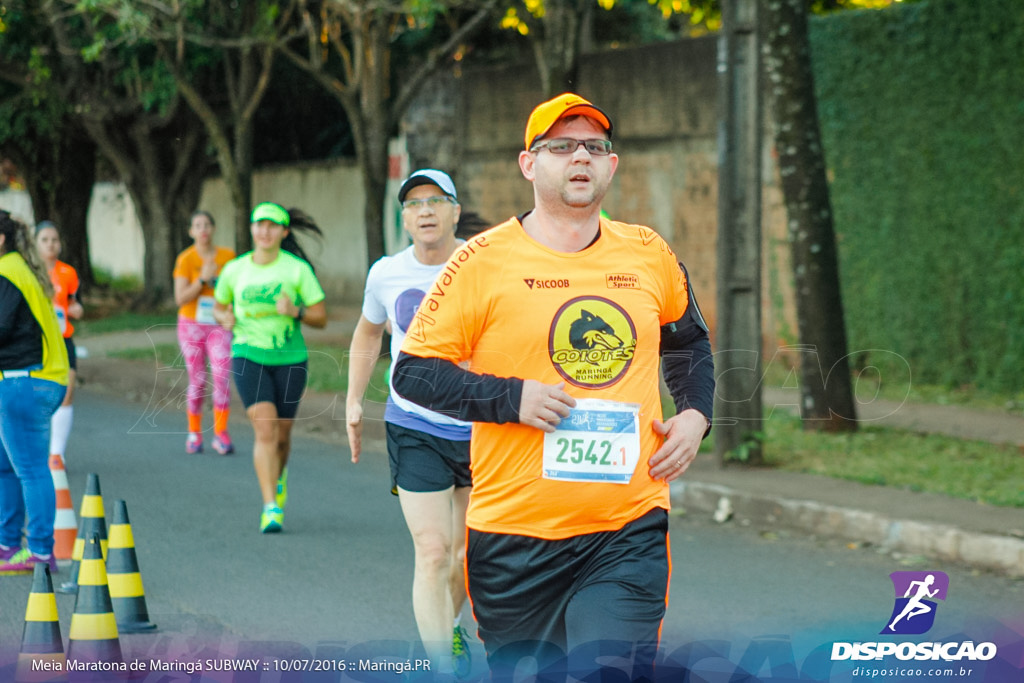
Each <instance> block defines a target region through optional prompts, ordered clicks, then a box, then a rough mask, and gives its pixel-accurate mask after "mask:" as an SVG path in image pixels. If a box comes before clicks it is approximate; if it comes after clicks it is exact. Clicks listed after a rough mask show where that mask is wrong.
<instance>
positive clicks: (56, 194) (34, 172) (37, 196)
mask: <svg viewBox="0 0 1024 683" xmlns="http://www.w3.org/2000/svg"><path fill="white" fill-rule="evenodd" d="M58 135H59V136H60V137H59V139H51V138H33V139H30V140H26V139H23V138H19V139H18V140H17V141H11V143H10V144H8V145H5V149H7V150H8V154H9V155H10V156H11V158H12V159H14V161H15V163H17V164H18V168H19V169H20V170H21V171H22V173H23V174H24V176H25V183H26V189H27V190H28V193H29V197H31V198H32V213H33V214H34V216H35V220H36V223H39V222H40V221H44V220H49V221H53V222H54V223H55V224H56V225H57V229H58V230H59V231H60V236H61V241H62V243H63V247H62V249H61V257H60V258H61V260H62V261H65V262H67V263H70V264H71V265H72V266H74V268H75V270H76V271H78V278H79V280H80V281H81V283H82V288H83V289H88V287H89V286H90V285H92V283H93V281H94V279H93V273H92V263H91V262H90V260H89V235H88V233H87V231H86V218H87V216H88V213H89V201H90V200H91V198H92V186H93V184H94V183H95V180H96V145H95V144H94V143H93V142H92V140H90V139H89V136H88V135H86V133H85V131H84V130H82V128H81V127H80V126H78V125H76V124H75V123H74V122H73V121H67V120H66V121H65V123H64V124H63V125H62V126H60V127H59V128H58Z"/></svg>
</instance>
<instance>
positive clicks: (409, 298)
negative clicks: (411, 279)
mask: <svg viewBox="0 0 1024 683" xmlns="http://www.w3.org/2000/svg"><path fill="white" fill-rule="evenodd" d="M425 296H426V293H424V292H421V291H420V290H418V289H407V290H405V291H404V292H402V293H401V294H399V295H398V298H397V299H395V322H396V323H398V329H400V330H401V331H402V333H403V334H404V333H405V332H407V331H408V330H409V325H410V324H411V323H412V319H413V317H414V316H415V315H416V309H417V308H419V307H420V302H421V301H423V297H425Z"/></svg>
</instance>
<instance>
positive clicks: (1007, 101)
mask: <svg viewBox="0 0 1024 683" xmlns="http://www.w3.org/2000/svg"><path fill="white" fill-rule="evenodd" d="M811 43H812V51H813V59H814V68H815V79H816V87H817V90H818V105H819V116H820V119H821V126H822V136H823V139H824V144H825V150H826V157H827V161H828V167H829V173H830V175H831V177H832V202H833V208H834V212H835V221H836V231H837V234H838V239H839V244H840V257H841V266H840V268H841V278H842V283H843V303H844V306H845V309H846V324H847V334H848V337H849V342H850V349H851V351H857V350H861V349H886V350H890V351H894V352H896V353H898V354H900V355H901V356H903V357H904V358H906V360H907V361H908V362H909V364H910V367H911V370H912V373H913V376H914V379H915V381H921V382H927V383H938V384H946V385H950V386H958V385H965V384H973V385H975V386H977V387H978V388H982V389H991V390H995V391H1019V390H1020V388H1021V387H1022V386H1024V2H1020V1H1019V0H977V1H972V2H966V1H964V0H928V1H926V2H922V3H918V4H910V5H906V6H896V7H893V8H892V9H889V10H884V11H863V12H842V13H839V14H835V15H831V16H828V17H821V18H816V19H814V20H813V21H812V24H811ZM876 355H877V356H878V357H879V358H878V359H881V357H882V356H883V355H884V354H876ZM868 360H869V362H870V361H871V360H873V359H872V358H869V359H868Z"/></svg>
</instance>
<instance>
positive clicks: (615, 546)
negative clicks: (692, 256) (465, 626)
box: [393, 93, 714, 678]
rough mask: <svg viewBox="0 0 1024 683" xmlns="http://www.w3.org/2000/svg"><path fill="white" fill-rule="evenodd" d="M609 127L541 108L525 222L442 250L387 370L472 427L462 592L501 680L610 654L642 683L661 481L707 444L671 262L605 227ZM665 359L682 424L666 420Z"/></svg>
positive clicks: (689, 322) (401, 386) (560, 109)
mask: <svg viewBox="0 0 1024 683" xmlns="http://www.w3.org/2000/svg"><path fill="white" fill-rule="evenodd" d="M611 132H612V123H611V120H610V118H609V117H608V116H607V114H605V113H604V112H603V111H601V110H600V109H599V108H597V107H596V106H594V105H593V104H591V103H590V102H588V101H587V100H585V99H583V98H582V97H579V96H578V95H573V94H570V93H566V94H564V95H560V96H559V97H556V98H554V99H552V100H550V101H548V102H544V103H542V104H540V105H539V106H538V107H537V108H536V109H534V111H533V113H532V114H531V115H530V119H529V121H528V123H527V127H526V138H525V149H524V151H522V152H520V154H519V166H520V170H521V171H522V173H523V176H524V177H525V178H526V179H527V180H529V181H530V182H532V183H533V189H534V201H535V208H534V209H533V210H532V211H529V212H527V213H525V214H523V215H522V216H519V217H516V218H512V219H510V220H508V221H506V222H505V223H503V224H501V225H499V226H497V227H495V228H493V229H491V230H488V231H486V232H483V233H481V234H480V235H478V236H476V237H475V238H473V239H470V240H469V241H468V242H467V243H466V244H465V245H464V246H463V247H462V248H460V249H459V250H458V251H456V252H455V254H454V255H453V256H452V258H451V259H450V260H449V261H448V264H447V265H446V266H445V268H444V270H442V272H441V274H440V275H439V276H438V279H437V280H436V281H435V282H434V285H433V286H432V287H431V289H430V291H428V292H427V296H426V298H425V299H424V300H423V302H422V303H421V304H420V307H419V309H418V313H417V316H416V318H415V320H414V322H413V324H412V326H411V327H410V329H409V331H408V334H407V337H406V340H405V343H404V344H403V346H402V353H401V354H400V357H399V359H398V361H397V363H396V366H395V368H394V371H393V385H394V389H395V390H396V391H397V392H398V393H399V394H401V395H402V396H404V397H405V398H407V399H409V400H412V401H414V402H416V403H419V404H421V405H423V406H425V407H427V408H430V409H431V410H434V411H437V412H440V413H442V414H447V415H450V416H452V417H457V418H459V419H462V420H466V421H472V422H473V423H474V425H473V436H472V445H471V449H470V452H471V458H472V460H471V466H472V471H473V493H472V496H471V499H470V505H469V510H468V512H467V518H466V523H467V525H468V527H469V542H468V548H467V581H468V586H469V593H470V598H471V600H472V603H473V612H474V615H475V616H476V618H477V623H478V624H479V627H480V637H481V639H482V640H483V642H484V646H485V648H486V650H487V655H488V662H489V664H490V666H491V670H492V672H493V673H494V674H495V675H497V676H498V677H503V676H506V675H512V673H513V672H514V670H515V666H516V664H517V662H518V661H519V660H520V659H522V658H523V657H527V656H529V657H533V658H535V659H536V661H537V663H538V674H539V675H540V676H541V677H546V676H548V675H553V676H554V677H556V678H558V677H563V676H564V674H565V671H564V670H563V667H565V666H568V672H569V673H571V674H572V675H573V676H576V677H578V678H583V677H584V676H586V674H587V673H588V671H589V670H591V669H594V668H596V667H597V666H598V665H597V664H596V663H595V662H596V661H597V657H603V656H611V657H620V658H625V660H627V661H631V662H632V663H633V669H632V671H631V672H630V675H631V676H633V677H634V678H637V677H645V676H650V675H651V673H652V672H651V671H650V669H651V667H652V666H653V661H654V655H655V652H656V649H657V640H658V633H659V630H660V626H661V620H662V618H663V616H664V613H665V601H666V597H667V589H668V580H669V557H668V542H667V533H668V515H667V511H668V509H669V487H668V484H669V482H671V481H672V480H673V479H676V478H677V477H679V476H680V475H681V474H682V473H683V472H684V471H685V470H686V468H687V466H688V465H689V464H690V462H691V461H692V460H693V458H694V457H695V455H696V453H697V448H698V447H699V445H700V441H701V439H702V438H703V437H704V436H706V435H707V433H708V432H709V430H710V425H711V422H710V419H711V409H712V397H713V393H714V372H713V368H712V362H711V349H710V344H709V342H708V335H707V327H706V325H705V324H704V321H703V319H702V318H701V316H700V313H699V310H698V309H697V306H696V303H695V301H694V299H693V296H692V292H691V291H690V289H689V286H688V282H687V277H686V273H685V270H684V269H683V268H682V264H680V263H679V262H678V260H677V259H676V256H675V254H674V253H673V252H672V249H671V248H670V247H669V246H668V244H667V243H666V242H665V241H664V240H663V239H662V238H661V237H660V236H659V235H658V234H657V233H656V232H654V231H653V230H651V229H650V228H646V227H643V226H638V225H627V224H625V223H620V222H616V221H611V220H608V219H607V218H603V217H601V216H600V211H601V201H602V199H603V198H604V195H605V193H606V192H607V190H608V187H609V185H610V183H611V180H612V176H613V175H614V173H615V168H616V166H617V164H618V156H617V155H616V154H614V153H613V152H612V144H611ZM460 363H468V364H469V369H468V370H465V369H463V368H461V367H460V366H459V364H460ZM661 364H663V366H664V373H665V379H666V383H667V385H668V387H669V389H670V391H671V393H672V396H673V398H674V399H675V403H676V407H677V411H678V412H677V414H676V415H674V416H673V417H670V418H669V419H667V420H664V421H662V419H661V418H662V409H661V398H660V394H659V385H658V371H659V365H661ZM566 654H568V660H566V659H565V655H566Z"/></svg>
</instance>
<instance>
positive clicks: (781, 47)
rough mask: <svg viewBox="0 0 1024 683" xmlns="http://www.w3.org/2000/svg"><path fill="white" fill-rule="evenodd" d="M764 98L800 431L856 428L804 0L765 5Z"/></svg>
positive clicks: (779, 0) (772, 0)
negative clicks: (797, 357) (790, 285)
mask: <svg viewBox="0 0 1024 683" xmlns="http://www.w3.org/2000/svg"><path fill="white" fill-rule="evenodd" d="M762 11H763V12H764V22H765V23H764V26H765V46H766V56H767V61H766V65H767V73H768V99H769V101H770V102H771V105H772V109H773V112H774V115H775V149H776V151H777V153H778V164H779V174H780V176H781V179H782V180H781V182H782V193H783V197H784V200H785V204H786V211H787V214H788V219H789V241H790V245H791V250H792V258H793V273H794V278H795V284H796V304H797V324H798V328H799V333H800V344H801V347H802V350H803V352H804V353H803V357H802V358H801V363H800V393H801V402H800V412H801V416H802V418H803V424H804V428H805V429H816V430H822V431H833V432H837V431H854V430H856V428H857V423H856V417H857V416H856V409H855V406H854V401H853V389H852V386H851V381H850V368H849V363H848V359H847V348H846V326H845V322H844V320H843V303H842V295H841V292H840V285H839V259H838V254H837V250H836V240H835V232H834V229H833V223H832V207H831V203H830V200H829V190H828V181H827V178H826V174H825V158H824V151H823V149H822V144H821V131H820V129H819V126H818V111H817V105H816V103H815V96H814V77H813V73H812V71H811V53H810V41H809V39H808V34H807V30H808V26H807V22H808V19H807V3H806V1H805V0H766V1H765V2H764V3H763V5H762Z"/></svg>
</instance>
